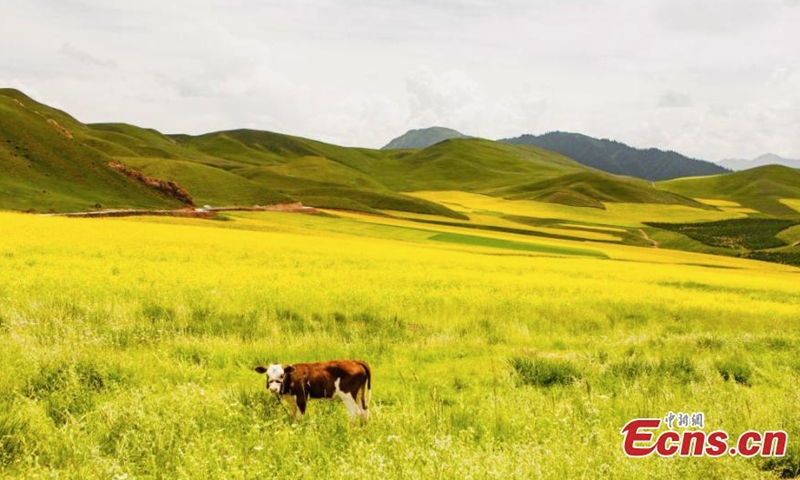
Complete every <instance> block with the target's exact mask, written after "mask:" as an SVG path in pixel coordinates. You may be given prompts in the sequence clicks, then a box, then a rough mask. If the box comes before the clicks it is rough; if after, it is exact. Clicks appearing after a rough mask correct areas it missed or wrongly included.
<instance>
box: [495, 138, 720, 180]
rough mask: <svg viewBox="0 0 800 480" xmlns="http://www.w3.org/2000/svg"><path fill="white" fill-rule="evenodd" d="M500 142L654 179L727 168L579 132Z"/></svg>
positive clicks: (715, 171) (621, 172)
mask: <svg viewBox="0 0 800 480" xmlns="http://www.w3.org/2000/svg"><path fill="white" fill-rule="evenodd" d="M500 141H501V142H506V143H512V144H515V145H533V146H537V147H541V148H545V149H547V150H552V151H554V152H558V153H561V154H562V155H565V156H567V157H570V158H572V159H575V161H577V162H579V163H581V164H583V165H586V166H588V167H592V168H596V169H598V170H602V171H604V172H608V173H613V174H615V175H627V176H631V177H638V178H643V179H645V180H652V181H658V180H669V179H673V178H680V177H692V176H700V175H714V174H718V173H725V172H726V171H727V170H726V169H724V168H722V167H720V166H719V165H716V164H714V163H711V162H706V161H703V160H696V159H693V158H688V157H685V156H683V155H681V154H679V153H676V152H672V151H663V150H659V149H656V148H649V149H646V150H643V149H638V148H633V147H629V146H628V145H625V144H624V143H620V142H615V141H612V140H605V139H603V140H599V139H596V138H592V137H588V136H586V135H581V134H578V133H568V132H550V133H546V134H544V135H539V136H536V135H522V136H520V137H516V138H508V139H504V140H500Z"/></svg>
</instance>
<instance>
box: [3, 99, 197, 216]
mask: <svg viewBox="0 0 800 480" xmlns="http://www.w3.org/2000/svg"><path fill="white" fill-rule="evenodd" d="M85 130H86V127H85V126H83V125H82V124H80V122H78V121H77V120H75V119H74V118H72V117H70V116H69V115H67V114H65V113H64V112H61V111H58V110H55V109H51V108H49V107H46V106H44V105H42V104H39V103H37V102H34V101H33V100H31V99H29V98H28V97H26V96H25V95H23V94H21V93H20V92H18V91H15V90H7V89H4V90H0V165H1V166H2V172H3V174H2V176H0V207H2V208H5V209H14V210H35V211H40V212H42V211H44V212H49V211H54V212H62V211H75V210H89V209H93V208H97V206H98V205H100V206H102V207H139V208H177V207H181V206H184V205H183V204H182V203H181V202H179V201H177V200H175V199H171V198H168V197H166V196H165V195H162V194H161V193H159V192H158V191H156V190H154V189H152V188H149V187H147V186H145V185H144V184H142V183H138V182H135V181H132V180H130V179H128V178H127V177H126V176H124V175H122V174H120V173H118V172H116V171H114V170H112V169H111V168H110V167H109V166H108V161H109V160H110V159H109V158H108V157H107V156H106V155H104V154H103V153H101V152H100V151H98V150H96V149H94V148H92V147H89V146H87V145H86V144H84V143H82V142H81V141H80V138H81V137H80V136H81V135H82V134H84V133H85Z"/></svg>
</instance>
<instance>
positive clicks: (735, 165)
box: [717, 153, 800, 171]
mask: <svg viewBox="0 0 800 480" xmlns="http://www.w3.org/2000/svg"><path fill="white" fill-rule="evenodd" d="M717 165H721V166H723V167H725V168H729V169H731V170H737V171H738V170H747V169H750V168H756V167H763V166H764V165H783V166H785V167H790V168H800V160H792V159H789V158H784V157H781V156H780V155H776V154H774V153H765V154H763V155H759V156H758V157H756V158H754V159H751V160H747V159H742V158H726V159H724V160H720V161H718V162H717Z"/></svg>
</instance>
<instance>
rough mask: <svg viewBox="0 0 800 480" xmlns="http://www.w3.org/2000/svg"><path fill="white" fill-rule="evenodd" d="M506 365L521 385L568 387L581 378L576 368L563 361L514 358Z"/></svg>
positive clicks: (570, 363) (539, 358) (540, 358)
mask: <svg viewBox="0 0 800 480" xmlns="http://www.w3.org/2000/svg"><path fill="white" fill-rule="evenodd" d="M508 363H509V364H510V365H511V368H513V369H514V371H515V372H516V374H517V378H518V380H519V382H520V383H522V385H534V386H538V387H552V386H555V385H569V384H571V383H573V382H575V381H576V380H580V379H581V378H583V375H582V373H581V372H580V370H579V369H578V367H577V366H575V365H574V364H573V363H572V362H570V361H568V360H564V359H556V358H542V357H523V356H516V357H511V358H510V359H509V360H508Z"/></svg>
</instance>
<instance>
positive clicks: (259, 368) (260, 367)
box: [253, 365, 267, 373]
mask: <svg viewBox="0 0 800 480" xmlns="http://www.w3.org/2000/svg"><path fill="white" fill-rule="evenodd" d="M253 370H255V371H256V372H258V373H267V367H264V366H261V365H259V366H257V367H256V368H254V369H253Z"/></svg>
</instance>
